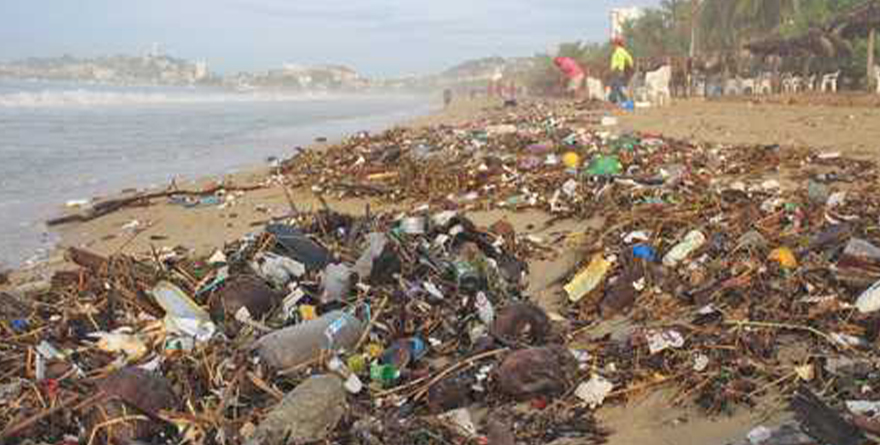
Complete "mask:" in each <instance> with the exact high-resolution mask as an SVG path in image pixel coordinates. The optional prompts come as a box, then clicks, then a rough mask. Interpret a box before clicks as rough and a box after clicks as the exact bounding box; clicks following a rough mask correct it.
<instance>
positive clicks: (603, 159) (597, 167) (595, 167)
mask: <svg viewBox="0 0 880 445" xmlns="http://www.w3.org/2000/svg"><path fill="white" fill-rule="evenodd" d="M622 170H623V166H622V165H621V164H620V159H619V158H618V157H617V156H614V155H599V156H596V157H595V158H593V160H592V161H590V166H589V167H587V170H586V173H587V175H589V176H614V175H619V174H620V172H621V171H622Z"/></svg>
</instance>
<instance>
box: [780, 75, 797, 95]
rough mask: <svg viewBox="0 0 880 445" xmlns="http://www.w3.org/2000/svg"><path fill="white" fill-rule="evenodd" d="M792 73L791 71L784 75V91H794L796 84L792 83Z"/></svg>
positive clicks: (786, 92)
mask: <svg viewBox="0 0 880 445" xmlns="http://www.w3.org/2000/svg"><path fill="white" fill-rule="evenodd" d="M792 80H793V79H792V75H791V73H785V74H783V75H782V92H783V93H785V94H788V93H792V92H793V90H794V85H793V84H792Z"/></svg>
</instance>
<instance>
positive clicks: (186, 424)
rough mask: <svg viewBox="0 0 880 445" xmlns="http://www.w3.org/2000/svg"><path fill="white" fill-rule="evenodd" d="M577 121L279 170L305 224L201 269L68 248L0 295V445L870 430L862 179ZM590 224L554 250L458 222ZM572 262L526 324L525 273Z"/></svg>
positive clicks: (351, 145) (830, 163)
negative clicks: (39, 281)
mask: <svg viewBox="0 0 880 445" xmlns="http://www.w3.org/2000/svg"><path fill="white" fill-rule="evenodd" d="M601 123H602V119H600V118H599V117H597V115H596V114H595V113H594V112H593V111H592V110H591V109H590V108H589V107H587V106H583V105H577V104H575V105H568V106H554V107H550V106H546V105H541V104H533V105H528V106H524V107H519V108H517V109H514V110H513V111H511V110H505V111H503V112H501V113H500V114H499V115H496V116H493V117H490V118H486V119H484V120H481V121H475V122H472V123H470V124H466V125H462V126H457V127H454V126H446V127H433V128H426V129H396V130H392V131H389V132H386V133H383V134H381V135H376V136H370V135H367V134H362V135H358V136H356V137H353V138H351V139H349V140H347V141H345V142H343V143H342V144H340V145H338V146H334V147H330V148H329V149H328V151H327V152H326V153H317V152H310V151H306V152H303V153H301V154H299V155H297V156H296V157H295V158H293V159H292V160H290V161H287V162H285V163H284V165H283V166H282V169H281V171H282V173H283V174H284V175H285V176H286V179H285V180H286V181H288V183H293V184H298V185H302V186H308V187H311V188H312V190H314V191H315V192H316V193H321V194H325V195H330V194H336V195H338V196H341V197H347V196H374V197H377V198H380V199H384V200H388V201H393V202H399V203H400V202H402V203H409V204H412V206H411V207H409V209H410V210H408V211H405V212H401V213H395V214H392V213H380V214H372V213H371V212H370V210H369V208H367V210H366V211H365V212H364V214H363V215H360V216H353V215H346V214H340V213H337V212H334V211H333V210H332V209H330V208H329V207H325V208H324V209H323V210H320V211H318V212H315V213H309V214H298V215H297V216H295V217H292V218H289V219H286V220H283V221H276V222H273V223H270V224H268V225H266V226H265V227H264V228H263V229H262V230H261V231H260V232H259V233H255V234H253V235H250V236H247V237H245V238H243V239H240V240H235V241H234V242H231V243H229V244H228V245H226V246H224V247H223V248H222V249H218V250H217V251H216V252H215V253H214V254H213V255H211V256H210V257H207V258H192V257H191V256H189V255H187V254H185V253H175V252H170V253H169V252H163V253H162V254H161V255H160V254H159V252H155V253H154V254H153V255H151V256H149V257H145V258H132V257H129V256H122V255H117V256H112V257H109V258H104V257H100V256H97V255H94V254H91V253H89V252H85V251H82V250H77V249H72V250H70V251H69V257H70V260H71V261H72V262H73V263H75V264H77V265H78V266H79V268H78V269H77V270H75V271H68V272H62V273H58V274H56V275H55V276H54V277H53V279H52V283H51V289H50V290H48V291H42V292H37V293H36V295H33V296H32V297H29V298H22V297H21V296H19V295H13V294H6V293H0V303H2V304H0V320H2V323H0V330H2V332H3V337H4V339H6V340H5V341H4V342H3V343H2V345H0V364H2V366H0V369H2V370H3V371H2V373H0V402H2V403H0V406H2V408H0V424H2V425H6V427H5V429H4V430H3V432H2V433H0V434H2V436H0V437H2V439H0V440H2V441H4V443H6V442H9V443H24V442H26V441H30V442H29V443H34V442H36V443H51V444H55V443H62V442H65V441H74V442H75V441H81V442H86V443H121V442H129V441H132V440H139V441H141V442H153V443H172V442H173V443H181V442H189V443H218V444H225V443H249V444H278V443H284V444H293V443H308V442H315V441H330V442H331V443H333V442H335V443H362V444H371V445H372V444H433V443H489V444H492V445H494V444H505V445H506V444H513V443H534V444H538V443H550V442H552V441H554V440H557V439H577V440H578V441H579V442H578V443H602V442H603V441H604V440H605V437H606V436H607V434H608V431H605V430H604V429H603V428H602V427H601V425H599V424H598V423H597V422H596V421H595V420H594V418H593V415H592V413H593V411H594V410H595V409H596V408H597V407H599V406H601V405H603V404H606V403H609V402H612V401H619V400H623V399H626V398H628V397H632V396H637V395H639V394H644V393H645V392H647V391H652V390H654V389H656V388H659V387H662V386H667V387H671V388H674V389H675V392H674V397H673V399H672V400H670V404H676V403H695V404H696V405H698V406H700V407H701V408H702V409H703V411H704V412H705V413H707V414H709V415H721V414H724V413H730V412H733V411H734V410H735V409H737V408H738V407H759V406H765V407H766V406H775V407H779V408H781V407H784V406H790V408H791V410H793V411H794V412H795V413H796V414H797V416H796V419H797V421H796V422H795V423H794V424H792V425H786V426H785V427H784V428H781V429H778V430H771V429H766V428H765V429H760V430H756V431H753V434H750V436H749V438H748V439H749V441H750V443H752V444H781V443H788V444H799V443H803V444H807V443H815V442H816V441H819V442H820V443H832V444H850V443H853V444H857V443H862V442H863V441H864V438H865V435H870V434H875V433H876V432H878V431H880V417H878V415H880V372H878V356H877V354H876V352H875V351H876V348H875V345H876V343H877V340H878V335H880V315H878V312H880V196H878V195H877V193H876V190H877V170H876V167H875V166H874V165H873V164H871V163H866V162H863V161H857V160H852V159H848V158H846V157H844V156H841V155H840V154H837V153H812V152H808V151H806V150H800V151H799V150H782V149H780V148H779V147H775V146H766V147H741V148H724V147H713V146H707V145H699V144H690V143H686V142H682V141H671V140H666V139H664V138H662V137H659V136H656V135H639V134H623V135H620V134H615V133H614V131H613V129H612V128H609V127H603V126H600V127H599V128H598V129H596V125H597V124H598V125H601ZM493 208H507V209H522V208H537V209H542V210H544V211H546V212H548V213H550V214H551V217H550V221H549V222H548V224H553V221H554V220H558V219H560V218H587V217H589V218H601V220H602V221H603V224H602V227H601V229H596V228H595V227H591V228H587V229H584V231H583V232H574V233H569V234H567V235H566V236H565V238H567V239H574V240H578V244H577V245H576V246H575V247H571V244H569V243H557V242H556V241H555V240H553V241H550V240H542V239H540V238H538V237H534V236H524V235H523V234H521V233H517V231H516V230H515V229H514V227H513V226H512V225H511V224H510V223H508V222H505V221H504V220H502V221H499V222H497V223H496V224H493V225H492V226H490V227H480V226H478V225H477V224H475V223H474V222H473V221H472V220H471V219H469V218H468V216H467V215H468V212H469V211H472V210H484V209H493ZM569 248H571V249H576V250H577V252H578V255H579V257H580V258H582V261H581V262H580V264H578V267H577V268H575V269H573V270H571V271H569V272H568V274H567V276H566V277H565V280H564V282H562V283H559V286H558V287H557V290H558V294H557V296H558V299H559V304H558V305H554V306H552V307H549V306H546V305H545V306H539V305H537V304H535V303H534V302H533V301H532V299H531V297H532V295H530V289H529V266H528V265H529V261H534V260H537V259H544V258H547V257H548V255H549V256H552V255H554V254H560V253H561V252H560V249H569Z"/></svg>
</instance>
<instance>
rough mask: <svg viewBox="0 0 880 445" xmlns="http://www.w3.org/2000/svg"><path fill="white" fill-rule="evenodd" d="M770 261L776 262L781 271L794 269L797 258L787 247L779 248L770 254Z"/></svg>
mask: <svg viewBox="0 0 880 445" xmlns="http://www.w3.org/2000/svg"><path fill="white" fill-rule="evenodd" d="M769 259H770V260H772V261H776V262H777V263H779V265H780V266H782V268H783V269H794V268H796V267H797V266H798V262H797V258H795V257H794V252H792V251H791V249H789V248H788V247H780V248H778V249H774V250H773V251H772V252H770V257H769Z"/></svg>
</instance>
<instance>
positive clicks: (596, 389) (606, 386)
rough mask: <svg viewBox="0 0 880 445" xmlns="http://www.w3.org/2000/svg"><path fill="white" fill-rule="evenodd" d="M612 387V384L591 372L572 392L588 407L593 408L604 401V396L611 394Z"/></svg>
mask: <svg viewBox="0 0 880 445" xmlns="http://www.w3.org/2000/svg"><path fill="white" fill-rule="evenodd" d="M612 389H614V384H612V383H611V382H609V381H608V380H607V379H605V378H604V377H602V376H601V375H599V374H593V376H592V377H590V380H588V381H587V382H585V383H581V384H580V385H579V386H578V387H577V389H575V391H574V394H575V395H576V396H577V397H578V398H579V399H581V400H582V401H583V402H584V403H586V404H587V405H589V406H590V408H595V407H597V406H599V405H601V404H602V403H603V402H605V398H606V397H608V394H611V390H612Z"/></svg>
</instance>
